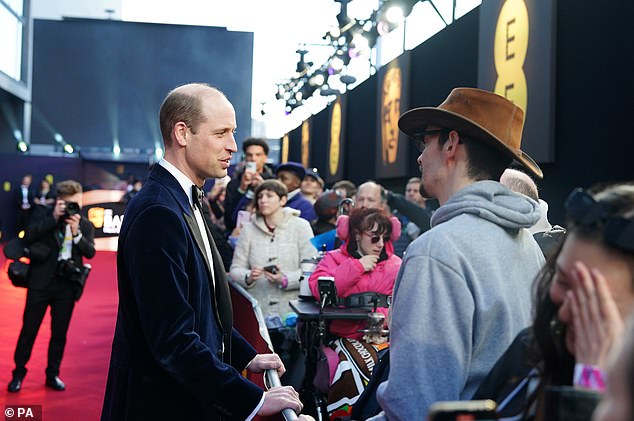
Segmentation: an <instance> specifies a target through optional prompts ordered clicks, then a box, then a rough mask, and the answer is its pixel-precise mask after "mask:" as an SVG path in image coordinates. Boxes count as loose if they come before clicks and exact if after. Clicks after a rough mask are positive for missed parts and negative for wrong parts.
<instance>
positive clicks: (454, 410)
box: [427, 399, 498, 421]
mask: <svg viewBox="0 0 634 421" xmlns="http://www.w3.org/2000/svg"><path fill="white" fill-rule="evenodd" d="M496 409H497V405H496V403H495V402H494V401H492V400H490V399H486V400H478V401H446V402H436V403H434V404H432V406H431V407H430V408H429V414H428V416H427V420H428V421H471V420H496V419H497V418H498V417H497V412H496Z"/></svg>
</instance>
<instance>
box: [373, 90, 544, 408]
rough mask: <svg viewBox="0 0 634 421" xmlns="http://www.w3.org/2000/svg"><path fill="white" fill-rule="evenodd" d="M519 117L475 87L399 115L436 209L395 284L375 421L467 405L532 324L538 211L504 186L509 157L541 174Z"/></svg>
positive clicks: (515, 110)
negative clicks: (525, 148)
mask: <svg viewBox="0 0 634 421" xmlns="http://www.w3.org/2000/svg"><path fill="white" fill-rule="evenodd" d="M523 120H524V112H523V111H522V110H521V109H520V108H518V107H517V106H516V105H514V104H513V103H512V102H510V101H508V100H507V99H505V98H503V97H501V96H498V95H496V94H493V93H490V92H486V91H482V90H479V89H472V88H456V89H454V90H453V91H452V92H451V94H450V95H449V97H448V98H447V99H446V100H445V101H444V102H443V103H442V104H441V105H440V106H438V107H427V108H417V109H413V110H410V111H408V112H406V113H405V114H404V115H402V116H401V118H400V120H399V127H400V129H401V130H402V131H403V132H405V133H406V134H408V135H409V136H411V137H413V138H414V139H415V141H416V145H417V147H418V149H419V151H420V152H421V154H420V156H419V157H418V160H417V162H418V164H419V166H420V169H421V173H422V188H421V190H422V191H423V193H426V194H424V196H425V197H434V198H437V199H438V201H439V202H440V205H441V206H440V208H439V209H438V210H437V211H436V212H435V213H434V215H433V216H432V218H431V226H432V228H431V229H430V230H429V231H427V232H425V233H424V234H423V235H421V236H420V237H418V238H417V239H416V240H414V241H413V242H412V243H411V244H410V246H409V248H408V250H407V253H406V255H405V259H404V260H403V265H402V266H401V270H400V272H399V275H398V277H397V280H396V286H395V292H394V302H393V307H392V321H391V326H390V354H391V355H390V373H389V377H388V380H387V381H386V382H383V383H382V384H380V385H379V387H378V390H377V400H378V402H379V404H380V405H381V408H382V409H383V412H381V413H380V414H379V415H377V416H376V417H373V418H372V419H373V420H382V419H389V420H414V419H417V420H420V419H425V418H426V416H427V412H428V409H429V406H430V405H431V404H432V403H434V402H436V401H449V400H465V399H469V398H471V396H472V395H473V393H474V392H475V390H476V388H477V387H478V385H479V384H480V382H481V381H482V379H483V378H484V376H485V375H486V374H487V373H488V371H489V370H490V369H491V367H492V366H493V364H494V363H495V361H496V359H497V358H498V357H499V356H500V355H501V354H502V353H503V352H504V350H505V349H506V347H507V346H508V345H509V344H510V343H511V341H512V340H513V338H514V337H515V335H516V334H517V333H518V332H519V331H520V330H521V329H523V328H525V327H526V326H528V325H529V324H530V321H531V320H530V317H531V283H532V280H533V279H534V277H535V275H536V274H537V272H538V271H539V269H540V268H541V266H542V264H543V263H544V257H543V255H542V253H541V251H540V249H539V246H538V245H537V243H536V242H535V240H534V239H533V236H532V235H531V233H530V232H529V230H528V228H529V227H530V226H532V225H533V224H534V223H535V222H536V221H537V220H538V219H539V209H538V204H537V202H535V201H533V200H531V199H529V198H527V197H525V196H522V195H519V194H516V193H513V192H511V191H510V190H509V189H507V188H506V187H504V186H502V185H501V184H500V183H499V182H498V181H497V180H499V179H500V175H501V174H502V172H503V171H504V169H505V168H506V167H507V166H508V165H509V164H510V163H511V161H512V160H513V159H515V160H517V161H519V162H520V163H521V164H522V165H523V166H524V167H525V168H526V169H527V170H528V171H529V172H531V173H532V174H534V175H535V176H537V177H541V176H542V172H541V170H540V169H539V167H538V166H537V164H536V163H535V162H534V161H533V160H532V159H531V158H530V157H529V156H528V155H526V154H525V153H524V152H522V151H521V150H520V143H521V135H522V127H523ZM493 180H496V181H493Z"/></svg>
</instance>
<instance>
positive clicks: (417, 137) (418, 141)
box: [412, 129, 449, 153]
mask: <svg viewBox="0 0 634 421" xmlns="http://www.w3.org/2000/svg"><path fill="white" fill-rule="evenodd" d="M443 133H449V130H448V129H434V130H421V131H419V132H416V133H414V135H413V136H412V137H413V138H414V144H415V145H416V149H417V150H418V152H421V153H422V152H423V151H424V150H425V137H427V136H436V135H440V134H443Z"/></svg>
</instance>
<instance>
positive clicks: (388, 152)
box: [375, 51, 411, 179]
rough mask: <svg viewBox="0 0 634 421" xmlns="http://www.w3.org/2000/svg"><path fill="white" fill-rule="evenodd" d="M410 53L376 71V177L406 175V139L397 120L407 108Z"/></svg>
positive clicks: (407, 155)
mask: <svg viewBox="0 0 634 421" xmlns="http://www.w3.org/2000/svg"><path fill="white" fill-rule="evenodd" d="M410 54H411V53H410V52H409V51H407V52H405V53H403V54H402V55H401V56H399V57H397V58H395V59H394V60H392V61H391V62H390V63H388V64H387V65H385V66H383V67H381V69H380V70H379V72H378V74H377V83H378V94H379V98H378V101H377V114H376V116H377V118H376V124H377V127H376V135H377V140H376V148H377V154H376V159H375V177H376V178H377V179H381V178H393V177H404V176H407V175H408V164H409V160H410V153H409V152H410V147H409V144H408V143H409V139H407V136H405V135H404V134H403V133H401V131H400V130H399V129H398V119H399V117H400V116H401V114H402V113H403V112H405V111H406V110H407V109H408V108H409V70H410Z"/></svg>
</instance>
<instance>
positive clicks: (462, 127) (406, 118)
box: [398, 107, 544, 179]
mask: <svg viewBox="0 0 634 421" xmlns="http://www.w3.org/2000/svg"><path fill="white" fill-rule="evenodd" d="M429 124H433V125H437V126H440V127H444V128H451V129H453V130H456V131H458V132H459V133H460V134H462V135H464V136H465V137H468V138H472V139H475V140H479V141H482V142H484V143H486V144H488V145H491V146H492V147H494V148H496V149H497V150H499V151H501V152H503V153H504V154H505V155H507V156H509V157H510V158H511V159H515V160H516V161H517V162H519V163H520V164H522V166H523V167H524V168H525V169H526V170H528V171H529V172H530V173H531V174H532V175H534V176H535V177H537V178H539V179H541V178H544V173H543V172H542V170H541V168H539V165H537V163H536V162H535V161H534V160H533V158H531V157H530V156H529V155H528V154H527V153H525V152H523V151H522V150H520V149H514V148H510V147H508V146H507V145H506V144H505V143H504V142H502V141H501V140H500V139H498V138H497V137H495V136H494V135H493V134H492V133H491V132H489V131H488V130H486V129H485V128H483V127H482V126H480V125H478V124H477V123H475V122H474V121H472V120H469V119H468V118H465V117H463V116H461V115H459V114H456V113H454V112H451V111H448V110H443V109H441V108H435V107H421V108H414V109H412V110H409V111H407V112H406V113H404V114H403V115H402V116H401V118H400V119H399V120H398V127H399V129H401V131H402V132H403V133H405V134H406V135H408V136H410V137H412V138H415V137H417V133H420V132H421V131H422V130H425V129H426V128H427V125H429Z"/></svg>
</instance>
